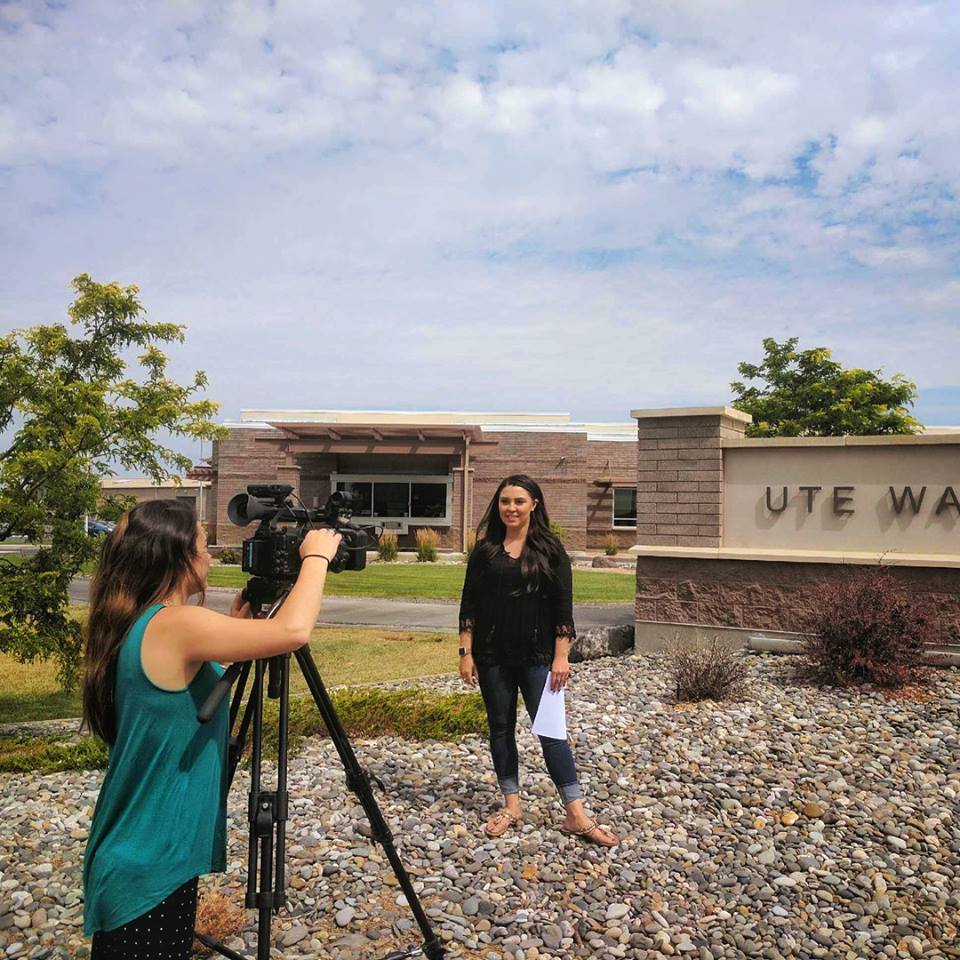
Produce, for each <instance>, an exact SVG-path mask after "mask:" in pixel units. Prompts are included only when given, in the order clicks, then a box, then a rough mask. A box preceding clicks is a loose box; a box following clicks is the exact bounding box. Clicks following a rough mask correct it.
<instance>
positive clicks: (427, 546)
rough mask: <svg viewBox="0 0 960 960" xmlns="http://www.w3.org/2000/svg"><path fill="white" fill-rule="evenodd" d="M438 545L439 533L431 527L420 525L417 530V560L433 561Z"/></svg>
mask: <svg viewBox="0 0 960 960" xmlns="http://www.w3.org/2000/svg"><path fill="white" fill-rule="evenodd" d="M439 545H440V534H439V533H437V531H436V530H434V529H433V528H432V527H421V528H420V529H419V530H418V531H417V562H418V563H434V562H435V561H436V559H437V547H438V546H439Z"/></svg>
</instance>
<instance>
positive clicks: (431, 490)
mask: <svg viewBox="0 0 960 960" xmlns="http://www.w3.org/2000/svg"><path fill="white" fill-rule="evenodd" d="M410 513H411V515H412V516H414V517H445V516H446V515H447V485H446V484H445V483H411V484H410Z"/></svg>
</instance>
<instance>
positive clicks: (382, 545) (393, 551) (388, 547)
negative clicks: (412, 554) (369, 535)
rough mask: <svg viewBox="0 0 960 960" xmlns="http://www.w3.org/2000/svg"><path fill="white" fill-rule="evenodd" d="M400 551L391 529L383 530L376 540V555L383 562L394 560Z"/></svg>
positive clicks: (395, 536)
mask: <svg viewBox="0 0 960 960" xmlns="http://www.w3.org/2000/svg"><path fill="white" fill-rule="evenodd" d="M399 553H400V547H399V546H398V544H397V535H396V534H395V533H394V532H393V531H392V530H384V531H383V533H381V534H380V539H379V540H378V541H377V556H378V557H379V558H380V559H381V560H383V562H384V563H390V561H391V560H396V559H397V556H398V555H399Z"/></svg>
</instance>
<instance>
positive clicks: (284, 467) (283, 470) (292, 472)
mask: <svg viewBox="0 0 960 960" xmlns="http://www.w3.org/2000/svg"><path fill="white" fill-rule="evenodd" d="M277 483H289V484H290V486H291V487H293V492H294V493H295V494H296V495H297V496H298V497H299V496H300V466H299V465H298V464H296V463H294V461H293V458H288V459H287V460H285V461H283V462H281V463H279V464H277Z"/></svg>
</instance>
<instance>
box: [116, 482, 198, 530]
mask: <svg viewBox="0 0 960 960" xmlns="http://www.w3.org/2000/svg"><path fill="white" fill-rule="evenodd" d="M209 487H210V483H209V482H208V481H207V480H205V479H197V478H195V477H182V478H178V479H176V480H163V481H161V482H160V483H157V482H156V481H155V480H151V479H150V478H149V477H108V478H107V479H105V480H102V481H101V482H100V488H101V490H102V491H103V494H104V496H126V497H136V498H137V502H138V503H143V501H144V500H163V499H176V500H183V501H185V502H187V503H189V504H191V505H192V506H193V508H194V510H196V512H197V516H198V517H199V518H200V519H201V520H205V519H206V518H207V509H208V501H209Z"/></svg>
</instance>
